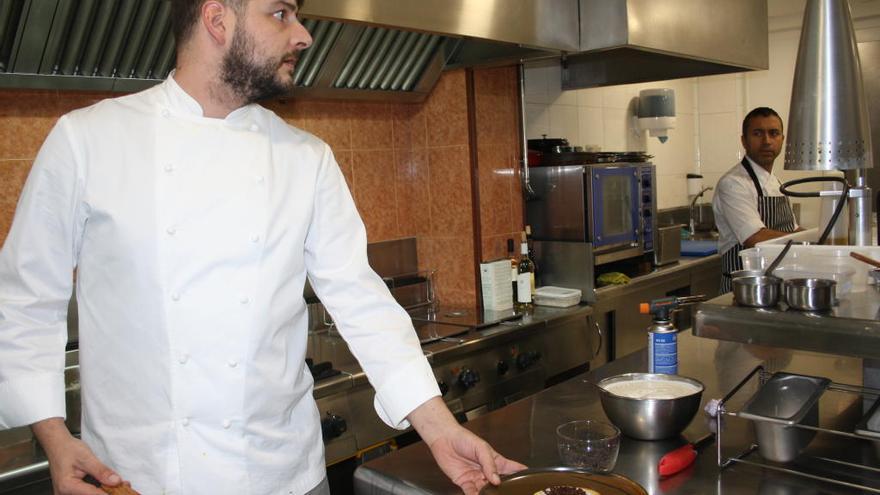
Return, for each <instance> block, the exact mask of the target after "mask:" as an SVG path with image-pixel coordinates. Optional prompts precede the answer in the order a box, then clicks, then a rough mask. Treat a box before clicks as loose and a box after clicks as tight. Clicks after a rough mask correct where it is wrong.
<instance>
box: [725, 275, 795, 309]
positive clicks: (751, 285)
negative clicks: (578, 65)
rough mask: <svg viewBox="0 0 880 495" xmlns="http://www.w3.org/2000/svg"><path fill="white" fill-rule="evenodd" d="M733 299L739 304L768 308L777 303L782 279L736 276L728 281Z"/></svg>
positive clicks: (761, 276)
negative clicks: (731, 288) (731, 287)
mask: <svg viewBox="0 0 880 495" xmlns="http://www.w3.org/2000/svg"><path fill="white" fill-rule="evenodd" d="M730 283H731V285H732V286H733V300H734V301H735V302H736V303H737V304H739V305H741V306H749V307H751V308H769V307H771V306H776V305H777V304H779V295H780V291H781V286H782V279H781V278H779V277H766V276H763V275H760V276H749V277H736V278H734V279H732V280H731V281H730Z"/></svg>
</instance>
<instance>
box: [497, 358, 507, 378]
mask: <svg viewBox="0 0 880 495" xmlns="http://www.w3.org/2000/svg"><path fill="white" fill-rule="evenodd" d="M496 369H497V370H498V375H499V376H504V375H506V374H507V372H508V370H510V365H509V364H507V361H506V360H504V359H502V360H501V361H498V364H497V365H496Z"/></svg>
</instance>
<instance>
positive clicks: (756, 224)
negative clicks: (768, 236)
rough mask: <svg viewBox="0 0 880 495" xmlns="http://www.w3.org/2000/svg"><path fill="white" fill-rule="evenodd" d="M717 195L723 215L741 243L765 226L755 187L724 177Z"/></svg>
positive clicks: (717, 202) (719, 184)
mask: <svg viewBox="0 0 880 495" xmlns="http://www.w3.org/2000/svg"><path fill="white" fill-rule="evenodd" d="M715 197H716V198H717V200H716V202H715V203H716V204H718V205H719V206H720V209H719V210H720V213H721V215H723V217H724V220H725V221H726V222H727V224H728V225H729V226H730V230H731V231H732V232H733V235H734V237H736V240H737V242H739V243H740V244H742V243H744V242H745V241H746V239H748V238H749V237H751V236H752V235H753V234H755V233H756V232H758V231H759V230H761V229H763V228H764V227H765V226H764V222H763V221H762V220H761V215H760V213H758V194H757V193H756V192H755V189H754V187H752V188H748V187H745V186H743V184H742V183H741V182H738V181H736V180H733V179H731V178H730V177H727V178H722V179H721V180H720V181H718V187H717V188H716V191H715Z"/></svg>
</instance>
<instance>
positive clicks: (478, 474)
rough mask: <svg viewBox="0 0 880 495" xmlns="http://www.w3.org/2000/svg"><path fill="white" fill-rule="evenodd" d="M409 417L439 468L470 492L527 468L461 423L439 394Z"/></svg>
mask: <svg viewBox="0 0 880 495" xmlns="http://www.w3.org/2000/svg"><path fill="white" fill-rule="evenodd" d="M407 419H409V422H410V423H411V424H412V425H413V427H414V428H415V429H416V431H417V432H418V433H419V435H420V436H421V437H422V440H424V441H425V443H426V444H427V445H428V447H429V448H430V449H431V454H432V455H433V456H434V459H435V460H436V461H437V465H438V466H440V469H442V470H443V472H444V473H446V476H448V477H449V479H451V480H452V482H453V483H455V484H456V485H458V486H459V487H460V488H461V489H462V491H464V493H465V494H467V495H471V494H476V493H478V492H479V491H480V489H481V488H482V487H483V486H485V485H486V483H492V484H493V485H497V484H499V483H501V478H500V477H499V475H501V474H510V473H515V472H517V471H521V470H523V469H525V468H526V466H524V465H522V464H520V463H518V462H516V461H512V460H510V459H507V458H506V457H504V456H502V455H501V454H499V453H498V452H495V450H494V449H492V446H491V445H489V443H488V442H486V441H485V440H483V439H482V438H480V437H478V436H477V435H475V434H473V433H472V432H470V431H469V430H467V429H465V428H464V427H463V426H461V425H460V424H458V422H457V421H456V420H455V418H454V417H453V416H452V413H450V412H449V409H448V408H447V407H446V404H445V403H444V402H443V400H442V399H440V397H434V398H432V399H430V400H428V401H426V402H425V403H423V404H422V405H420V406H419V407H417V408H416V409H415V410H413V411H412V412H411V413H410V414H409V415H408V416H407Z"/></svg>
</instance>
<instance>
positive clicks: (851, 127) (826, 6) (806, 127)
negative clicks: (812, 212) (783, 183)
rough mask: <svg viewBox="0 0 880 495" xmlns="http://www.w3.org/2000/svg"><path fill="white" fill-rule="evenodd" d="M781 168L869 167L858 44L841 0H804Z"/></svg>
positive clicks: (866, 112)
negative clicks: (783, 158) (805, 0)
mask: <svg viewBox="0 0 880 495" xmlns="http://www.w3.org/2000/svg"><path fill="white" fill-rule="evenodd" d="M787 134H788V137H787V138H786V145H785V169H786V170H853V169H862V168H869V167H872V166H873V161H872V156H871V155H872V151H871V132H870V124H869V121H868V108H867V101H866V99H865V92H864V89H863V87H862V67H861V64H860V63H859V53H858V45H857V44H856V36H855V31H854V29H853V25H852V18H851V16H850V10H849V3H848V2H847V1H846V0H809V1H808V2H807V8H806V12H804V24H803V28H802V30H801V41H800V46H799V48H798V57H797V66H796V67H795V71H794V84H793V85H792V91H791V107H790V111H789V114H788V133H787Z"/></svg>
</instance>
